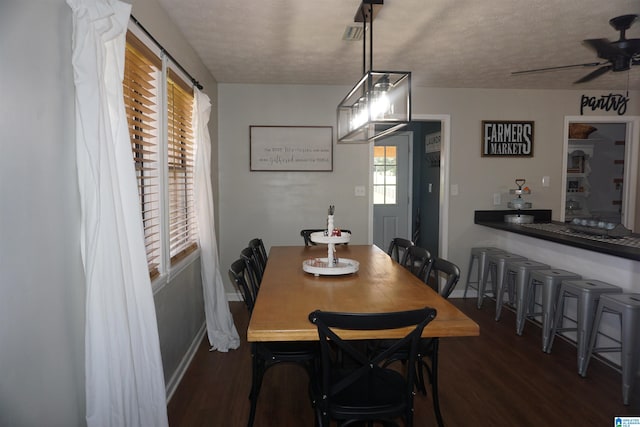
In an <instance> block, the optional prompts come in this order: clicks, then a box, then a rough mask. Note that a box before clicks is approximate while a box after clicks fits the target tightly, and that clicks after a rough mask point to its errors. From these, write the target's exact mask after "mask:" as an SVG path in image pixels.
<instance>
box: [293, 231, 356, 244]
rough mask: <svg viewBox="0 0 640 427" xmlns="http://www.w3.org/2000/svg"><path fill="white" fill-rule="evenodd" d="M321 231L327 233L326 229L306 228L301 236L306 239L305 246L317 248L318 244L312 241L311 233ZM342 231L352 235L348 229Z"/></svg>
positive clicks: (301, 232)
mask: <svg viewBox="0 0 640 427" xmlns="http://www.w3.org/2000/svg"><path fill="white" fill-rule="evenodd" d="M319 231H326V229H324V228H305V229H303V230H300V235H301V236H302V238H303V239H304V245H305V246H315V245H316V242H314V241H312V240H311V233H317V232H319ZM340 231H344V232H345V233H349V234H351V230H346V229H343V228H341V229H340Z"/></svg>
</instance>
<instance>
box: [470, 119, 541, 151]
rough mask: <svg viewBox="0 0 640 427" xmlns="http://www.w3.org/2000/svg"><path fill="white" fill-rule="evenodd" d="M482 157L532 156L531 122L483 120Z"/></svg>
mask: <svg viewBox="0 0 640 427" xmlns="http://www.w3.org/2000/svg"><path fill="white" fill-rule="evenodd" d="M482 157H533V122H517V121H493V120H483V121H482Z"/></svg>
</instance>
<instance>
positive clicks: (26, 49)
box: [0, 0, 85, 427]
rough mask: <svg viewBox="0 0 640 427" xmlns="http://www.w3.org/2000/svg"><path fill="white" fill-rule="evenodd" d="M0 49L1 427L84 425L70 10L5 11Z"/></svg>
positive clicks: (57, 6) (12, 0)
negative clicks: (0, 134)
mask: <svg viewBox="0 0 640 427" xmlns="http://www.w3.org/2000/svg"><path fill="white" fill-rule="evenodd" d="M0 40H2V42H0V58H2V66H0V85H1V88H2V89H1V92H2V102H0V105H1V107H0V108H2V114H0V117H1V118H0V121H1V123H0V129H2V130H1V131H0V132H1V133H2V137H1V138H0V145H1V150H2V154H0V174H1V178H0V200H2V202H1V203H0V275H1V276H0V292H1V294H0V425H2V426H18V427H19V426H36V425H44V424H46V425H49V426H61V427H66V426H77V425H83V424H84V405H85V398H84V298H85V291H84V285H83V281H84V274H83V270H82V264H81V260H80V244H79V242H80V235H79V234H80V228H79V223H80V210H79V198H78V184H77V175H76V174H77V172H76V166H75V155H76V153H75V145H74V135H75V122H74V98H73V94H74V88H73V75H72V73H71V66H70V63H71V12H70V9H69V7H68V6H67V5H66V3H65V2H64V1H63V0H58V1H39V2H23V1H20V0H9V1H3V2H2V6H1V8H0Z"/></svg>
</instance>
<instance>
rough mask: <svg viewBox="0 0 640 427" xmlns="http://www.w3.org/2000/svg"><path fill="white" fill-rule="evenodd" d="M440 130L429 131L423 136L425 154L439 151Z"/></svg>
mask: <svg viewBox="0 0 640 427" xmlns="http://www.w3.org/2000/svg"><path fill="white" fill-rule="evenodd" d="M440 140H441V135H440V132H434V133H429V134H427V135H425V136H424V152H425V153H426V154H429V153H435V152H437V151H440Z"/></svg>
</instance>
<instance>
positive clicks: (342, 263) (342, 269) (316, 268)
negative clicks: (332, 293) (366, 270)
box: [302, 258, 360, 276]
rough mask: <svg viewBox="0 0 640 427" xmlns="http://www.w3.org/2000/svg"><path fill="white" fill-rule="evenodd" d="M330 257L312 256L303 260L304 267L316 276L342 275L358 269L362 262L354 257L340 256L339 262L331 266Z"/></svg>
mask: <svg viewBox="0 0 640 427" xmlns="http://www.w3.org/2000/svg"><path fill="white" fill-rule="evenodd" d="M328 261H329V258H310V259H306V260H304V261H303V262H302V269H303V270H304V271H306V272H307V273H311V274H313V275H314V276H341V275H344V274H352V273H355V272H356V271H358V268H360V263H359V262H358V261H355V260H353V259H348V258H339V259H338V264H336V265H334V266H331V267H330V266H329V263H328Z"/></svg>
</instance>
